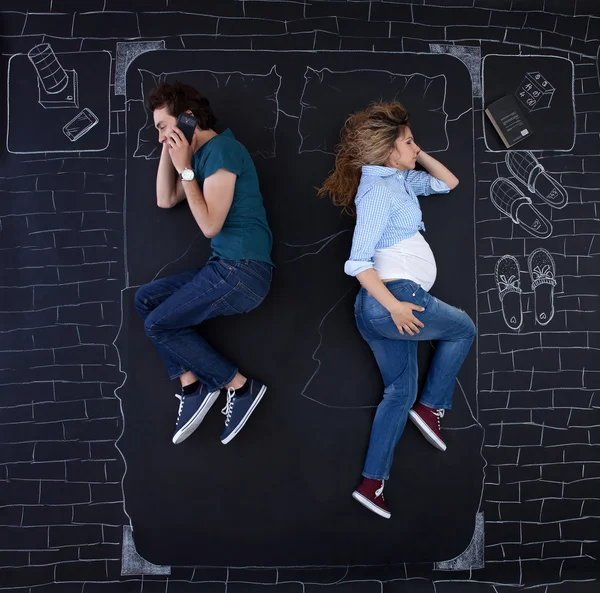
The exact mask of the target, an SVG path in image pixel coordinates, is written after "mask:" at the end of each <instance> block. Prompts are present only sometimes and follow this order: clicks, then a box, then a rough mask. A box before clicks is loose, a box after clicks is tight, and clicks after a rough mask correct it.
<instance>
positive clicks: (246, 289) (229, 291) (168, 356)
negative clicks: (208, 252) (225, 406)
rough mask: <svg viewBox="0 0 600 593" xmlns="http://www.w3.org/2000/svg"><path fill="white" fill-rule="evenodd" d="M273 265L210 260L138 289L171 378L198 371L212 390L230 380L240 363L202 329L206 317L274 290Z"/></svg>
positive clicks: (138, 304) (253, 302)
mask: <svg viewBox="0 0 600 593" xmlns="http://www.w3.org/2000/svg"><path fill="white" fill-rule="evenodd" d="M272 273H273V266H271V265H270V264H268V263H265V262H261V261H254V260H247V259H246V260H235V261H234V260H221V259H217V260H209V261H208V262H207V263H206V265H205V266H204V267H202V268H200V269H199V270H191V271H189V272H183V273H182V274H177V275H175V276H168V277H167V278H161V279H160V280H154V281H152V282H150V283H149V284H145V285H144V286H142V287H141V288H140V289H139V290H138V291H137V292H136V294H135V308H136V309H137V312H138V313H139V315H140V317H141V318H142V319H143V320H144V328H145V330H146V335H147V336H148V337H149V338H150V339H151V340H152V342H153V343H154V345H155V346H156V349H157V351H158V353H159V354H160V356H161V358H162V359H163V362H164V364H165V366H166V367H167V372H168V374H169V377H170V378H171V379H176V378H177V377H179V376H181V375H183V374H184V373H185V372H186V371H192V372H193V373H194V375H196V377H197V378H198V379H199V380H200V381H201V382H202V383H204V384H205V385H206V387H207V388H208V390H209V391H216V390H218V389H221V388H222V387H224V386H225V385H227V384H228V383H230V382H231V381H232V380H233V378H234V377H235V375H236V373H237V371H238V369H237V367H236V366H235V365H233V364H232V363H231V362H230V361H228V360H227V359H226V358H224V357H223V356H222V355H221V354H219V353H218V352H217V351H216V350H214V349H213V348H212V346H210V344H208V342H206V340H204V338H202V336H200V334H199V333H198V332H197V331H196V329H195V327H194V326H196V325H199V324H200V323H202V322H203V321H204V320H206V319H210V318H211V317H217V316H219V315H237V314H238V313H246V312H248V311H251V310H252V309H254V308H255V307H258V305H260V303H262V301H263V300H264V298H265V297H266V296H267V293H268V292H269V288H270V286H271V278H272Z"/></svg>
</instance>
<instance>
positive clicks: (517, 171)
mask: <svg viewBox="0 0 600 593" xmlns="http://www.w3.org/2000/svg"><path fill="white" fill-rule="evenodd" d="M505 162H506V166H507V167H508V170H509V171H510V172H511V173H512V175H513V176H514V177H515V178H516V179H518V180H519V181H521V182H522V183H524V184H525V185H526V186H527V189H528V190H529V191H530V192H532V193H534V194H535V195H536V196H538V197H539V198H541V199H542V200H544V202H546V204H548V206H551V207H552V208H559V209H560V208H564V207H565V206H566V205H567V202H568V201H569V194H568V193H567V190H566V189H565V188H564V187H563V186H562V185H561V184H560V183H558V181H556V180H555V179H554V178H552V177H550V175H548V173H546V169H544V166H543V165H542V164H541V163H540V162H539V161H538V160H537V158H536V157H535V155H534V154H533V153H532V152H531V151H530V150H510V151H508V152H507V153H506V157H505ZM540 177H542V178H544V179H545V180H546V181H548V182H549V183H550V185H552V186H553V187H554V189H555V190H556V193H557V194H558V195H559V196H561V200H560V201H558V202H557V201H552V200H551V199H549V197H548V196H545V195H544V194H542V192H540V191H539V189H538V188H537V187H536V182H537V180H538V179H539V178H540Z"/></svg>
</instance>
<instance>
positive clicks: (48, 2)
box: [0, 0, 600, 593]
mask: <svg viewBox="0 0 600 593" xmlns="http://www.w3.org/2000/svg"><path fill="white" fill-rule="evenodd" d="M182 10H185V11H186V12H189V13H191V14H190V15H189V23H190V26H189V27H186V28H185V29H184V30H182V29H181V28H180V26H179V25H178V24H177V23H176V21H174V20H172V19H173V16H170V15H169V14H164V15H160V16H159V15H157V14H156V12H157V11H169V12H178V11H182ZM135 11H137V12H135ZM459 13H460V18H458V19H457V18H456V16H457V14H459ZM457 22H460V25H456V24H453V23H457ZM0 24H1V30H0V38H1V40H2V45H1V47H2V53H3V59H4V61H5V62H6V60H7V58H8V57H9V55H12V54H15V53H20V52H22V53H26V52H27V51H28V50H29V49H30V48H31V47H32V46H33V45H35V44H37V43H42V42H51V43H52V45H53V47H54V48H55V51H67V52H77V51H80V50H101V49H102V50H108V51H110V52H111V54H112V56H113V58H114V57H115V53H116V43H117V42H118V41H124V40H132V39H134V40H135V39H140V38H143V39H164V40H165V46H166V47H167V48H169V49H177V48H187V49H191V48H211V49H221V48H234V49H240V50H251V49H290V50H293V49H308V50H313V49H314V50H367V51H398V52H402V51H411V52H429V51H430V43H446V44H455V45H467V46H474V47H480V48H481V53H482V57H483V56H485V55H487V54H490V53H502V54H511V53H512V54H519V53H531V54H536V53H539V54H544V55H556V56H562V57H566V58H569V59H571V60H572V61H573V62H574V64H575V93H576V111H577V134H576V144H575V147H574V149H573V151H572V152H571V153H569V154H562V155H559V154H557V153H547V154H542V155H541V158H542V162H543V164H544V166H545V167H546V169H547V170H548V171H549V172H551V173H552V174H553V175H554V176H555V177H556V179H557V180H559V181H560V183H562V184H563V185H564V186H565V187H566V188H568V191H569V204H568V206H567V207H566V208H565V209H564V210H557V211H555V212H554V213H553V214H554V216H553V218H552V222H553V224H554V225H555V229H560V232H557V233H556V235H557V236H554V237H552V238H550V239H548V240H547V242H546V244H545V246H546V248H547V249H548V250H549V251H550V252H551V253H552V255H553V257H554V258H555V260H556V264H557V276H558V278H557V279H558V286H557V287H556V300H555V306H556V321H555V323H554V324H553V328H552V331H546V330H544V331H535V330H531V331H524V332H521V333H520V334H518V335H514V334H510V333H509V332H508V331H507V332H504V333H501V334H500V335H498V332H497V331H496V332H495V333H494V331H493V330H491V329H490V328H495V327H498V320H499V319H501V310H500V304H499V301H498V298H497V291H496V292H495V286H494V280H493V270H494V264H495V261H496V260H497V259H498V258H499V257H500V256H502V255H503V254H505V253H512V254H518V255H519V256H521V258H522V259H523V258H525V256H526V255H527V254H528V253H529V252H530V251H531V244H532V241H531V240H529V239H527V238H523V239H520V238H513V237H511V232H510V223H507V221H506V220H503V221H500V216H499V214H498V212H497V211H496V210H495V209H494V207H493V206H492V205H491V204H490V200H489V185H490V183H491V181H493V180H494V179H495V178H496V177H497V175H498V167H499V166H501V165H500V164H499V163H501V161H502V158H501V157H498V155H495V154H492V153H487V152H486V150H485V144H484V141H483V130H482V125H481V107H482V106H481V100H480V99H476V102H475V105H476V112H475V114H474V121H475V138H476V162H477V167H476V177H477V195H476V197H475V205H476V220H477V225H476V232H477V268H478V287H479V298H478V307H479V319H478V325H479V343H478V356H479V377H478V379H479V395H478V402H479V409H478V413H479V420H480V422H481V423H482V425H483V426H484V427H485V429H486V437H485V447H484V455H485V458H486V460H487V463H488V466H487V468H486V480H485V491H484V502H483V508H482V510H483V511H484V513H485V519H486V528H485V534H486V547H485V555H486V568H485V569H484V570H482V571H475V572H469V571H467V572H463V573H443V574H442V573H439V572H437V573H436V572H432V571H431V570H429V569H426V568H422V567H415V566H405V567H402V570H401V574H399V573H398V570H397V567H391V568H385V569H383V568H382V569H379V570H375V569H373V570H371V571H370V572H369V571H368V570H367V569H362V570H361V571H357V569H354V568H349V569H346V568H338V569H333V568H332V569H321V570H318V569H312V570H311V569H263V570H244V569H229V570H226V569H200V568H197V569H195V568H185V567H173V571H172V575H171V577H168V578H167V577H153V579H152V580H153V585H150V584H149V582H148V580H147V579H146V582H145V583H144V581H143V579H142V578H141V577H127V578H126V577H120V554H121V550H120V544H121V541H122V526H123V525H125V524H127V519H126V517H125V515H124V512H123V504H122V503H123V501H122V489H121V485H120V482H121V478H122V476H123V471H124V463H123V460H122V458H121V456H120V454H119V452H118V450H117V448H116V447H115V440H116V439H117V438H118V436H119V434H120V432H121V429H122V417H121V413H120V408H119V403H118V400H117V399H116V398H115V396H114V389H115V387H116V386H117V385H119V384H120V383H121V382H122V375H121V373H120V372H119V366H118V357H117V352H116V350H115V348H114V347H113V345H112V343H113V340H114V339H115V336H116V333H117V330H118V325H119V323H120V290H121V288H122V287H123V285H124V271H123V218H122V214H123V212H122V207H123V192H124V164H125V144H124V110H125V105H124V102H123V97H122V96H117V95H115V94H114V92H113V93H111V103H112V119H111V145H110V148H109V149H108V150H107V151H105V152H103V153H100V154H98V155H95V156H89V155H84V154H74V155H70V156H68V157H66V156H64V157H63V156H56V155H54V156H53V155H48V158H46V157H45V155H35V156H23V155H13V154H8V153H7V152H4V154H3V157H2V174H1V176H0V194H1V195H0V251H1V255H2V281H1V282H0V332H1V333H0V336H1V346H0V350H1V351H2V364H1V365H0V367H1V369H0V385H1V400H0V424H1V425H2V430H0V490H1V495H0V496H1V499H0V542H1V545H0V567H2V568H0V587H2V588H3V589H5V590H13V589H14V590H15V591H27V590H30V591H40V590H44V591H52V592H54V591H56V592H59V591H60V592H68V591H71V590H73V591H78V592H81V591H82V590H83V591H84V592H85V593H89V592H90V591H102V592H103V591H111V592H116V591H142V589H143V590H144V591H146V590H149V587H153V588H155V589H156V590H166V588H167V587H168V590H169V591H192V590H193V591H228V592H229V593H231V592H232V591H259V590H260V591H263V590H264V587H262V586H261V585H260V583H267V584H270V588H269V590H270V591H274V592H277V591H282V592H283V591H314V590H317V585H315V584H313V585H311V584H310V583H323V584H327V583H333V582H336V581H338V582H339V583H340V584H338V585H336V591H340V592H342V593H344V592H346V591H348V592H350V591H358V590H360V591H361V592H362V591H365V592H368V591H371V590H373V591H381V590H384V591H385V592H386V593H389V592H394V591H403V590H405V589H403V586H404V584H405V581H402V580H394V579H404V578H406V577H414V578H415V579H417V578H422V579H423V580H422V585H423V587H424V588H423V589H422V590H423V591H436V592H444V593H445V592H448V593H451V592H452V591H461V592H462V591H467V592H468V591H489V592H492V591H495V592H496V593H502V592H504V591H509V590H510V591H512V590H514V587H515V586H517V585H522V584H524V583H530V584H531V583H533V584H536V583H537V587H536V588H535V589H534V591H540V592H544V593H546V592H548V593H562V592H567V591H568V592H569V593H571V591H585V592H588V591H589V592H590V593H591V591H595V590H596V589H595V587H597V582H596V583H594V582H583V583H580V584H579V588H577V589H574V588H573V587H574V585H573V583H570V582H567V583H564V584H561V583H562V582H563V581H569V580H573V581H576V580H581V579H583V580H585V579H591V578H597V570H598V568H597V560H595V559H597V558H598V555H599V552H600V550H599V547H598V536H599V534H600V518H599V517H600V504H599V501H598V497H597V492H598V491H599V489H600V444H599V443H600V419H599V416H598V410H599V409H600V394H599V393H600V392H599V388H600V372H599V371H598V366H597V362H596V360H597V356H596V353H597V352H598V349H600V327H599V325H600V318H599V316H598V314H597V310H598V306H597V305H598V301H597V294H598V274H599V272H598V265H597V257H598V254H599V251H600V242H599V241H598V239H597V234H598V232H599V231H600V222H599V218H598V208H599V204H598V202H599V201H600V198H599V197H598V196H600V192H599V190H600V87H599V85H598V76H597V71H596V63H595V61H596V54H597V51H598V46H599V41H600V6H598V5H597V3H596V2H595V0H512V1H511V0H414V1H413V2H410V1H409V0H396V1H389V2H378V1H367V0H364V1H360V0H358V1H353V2H346V1H320V0H306V1H302V2H301V1H291V0H290V1H287V0H282V1H258V0H256V1H253V0H220V1H219V2H194V3H191V2H186V1H184V0H144V1H143V2H133V1H124V0H86V1H85V2H84V1H82V2H74V1H70V0H3V1H2V3H1V4H0ZM113 74H114V68H113ZM525 297H526V298H524V310H525V315H526V316H527V315H531V311H532V303H531V294H528V295H525ZM531 326H532V327H533V324H531ZM566 332H568V334H567V333H566ZM594 492H596V496H593V493H594ZM594 570H595V571H596V572H595V573H594V572H593V571H594ZM369 574H370V576H365V575H369ZM590 574H592V575H594V574H595V577H590ZM581 575H584V576H581ZM109 581H110V582H109ZM206 581H212V582H211V583H207V582H206ZM356 581H360V582H356ZM456 581H461V582H456ZM82 583H84V584H82ZM203 583H204V584H203ZM248 583H255V584H254V585H250V584H248ZM302 583H305V584H302ZM382 583H383V584H382ZM403 583H404V584H403ZM42 585H43V588H42V589H40V588H39V586H42ZM503 585H505V586H503Z"/></svg>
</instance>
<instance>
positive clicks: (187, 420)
mask: <svg viewBox="0 0 600 593" xmlns="http://www.w3.org/2000/svg"><path fill="white" fill-rule="evenodd" d="M220 393H221V391H220V390H217V391H210V392H208V393H207V390H206V386H205V385H200V387H199V388H198V390H197V391H195V392H194V393H191V394H190V395H179V394H177V395H176V396H175V397H177V398H179V400H180V404H179V413H178V414H177V424H176V425H175V432H174V434H173V444H174V445H178V444H179V443H182V442H183V441H185V439H187V438H188V437H189V436H190V435H191V434H192V433H193V432H194V431H195V430H196V429H197V428H198V426H200V423H201V422H202V420H204V416H206V413H207V412H208V410H210V408H211V407H212V405H213V404H214V403H215V402H216V401H217V398H218V397H219V394H220Z"/></svg>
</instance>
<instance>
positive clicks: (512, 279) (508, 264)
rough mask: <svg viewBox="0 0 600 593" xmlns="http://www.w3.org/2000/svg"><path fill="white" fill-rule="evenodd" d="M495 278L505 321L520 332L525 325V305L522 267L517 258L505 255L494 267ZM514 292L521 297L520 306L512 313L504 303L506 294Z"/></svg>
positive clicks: (510, 327)
mask: <svg viewBox="0 0 600 593" xmlns="http://www.w3.org/2000/svg"><path fill="white" fill-rule="evenodd" d="M511 268H512V269H511ZM494 279H495V281H496V287H497V289H498V298H499V299H500V304H501V305H502V317H503V318H504V323H506V325H507V326H508V328H509V329H512V330H513V331H516V332H518V331H519V330H520V329H521V328H522V327H523V305H522V303H521V293H522V290H521V268H520V266H519V262H518V260H517V258H516V257H514V256H512V255H503V256H502V257H501V258H500V259H499V260H498V261H497V262H496V266H495V267H494ZM512 293H516V294H517V295H518V297H519V299H518V308H517V307H515V308H517V309H518V310H517V311H516V312H514V314H513V312H512V311H511V312H510V313H509V312H508V311H507V309H508V308H509V307H507V305H506V304H505V303H504V298H505V297H506V295H508V294H512ZM511 300H514V299H511ZM511 308H512V307H511ZM513 318H514V321H513Z"/></svg>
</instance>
